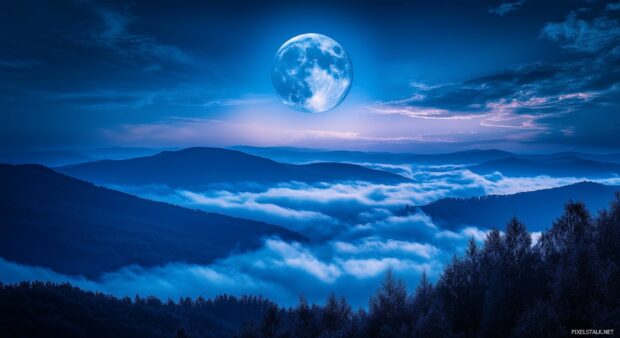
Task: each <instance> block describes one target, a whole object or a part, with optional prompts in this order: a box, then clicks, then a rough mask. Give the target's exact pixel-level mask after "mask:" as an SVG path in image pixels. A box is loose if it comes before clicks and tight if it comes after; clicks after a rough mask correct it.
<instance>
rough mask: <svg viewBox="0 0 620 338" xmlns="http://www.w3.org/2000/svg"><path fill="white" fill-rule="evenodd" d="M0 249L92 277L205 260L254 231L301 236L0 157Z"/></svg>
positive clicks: (257, 240) (252, 241)
mask: <svg viewBox="0 0 620 338" xmlns="http://www.w3.org/2000/svg"><path fill="white" fill-rule="evenodd" d="M0 214H2V218H1V222H2V223H1V226H0V256H2V257H3V258H5V259H7V260H9V261H15V262H18V263H22V264H28V265H37V266H44V267H49V268H52V269H53V270H55V271H57V272H61V273H65V274H72V275H85V276H88V277H97V276H99V275H101V274H102V273H104V272H108V271H113V270H116V269H118V268H121V267H123V266H126V265H131V264H139V265H141V266H145V267H148V266H155V265H162V264H166V263H168V262H188V263H196V264H205V263H209V262H211V261H212V260H213V259H216V258H220V257H225V256H227V255H228V254H230V253H231V252H234V251H244V250H249V249H252V248H256V247H258V246H259V245H260V244H261V238H262V237H266V236H274V235H275V236H279V237H280V238H282V239H286V240H295V241H302V242H303V241H306V238H305V237H304V236H303V235H300V234H298V233H295V232H293V231H290V230H287V229H284V228H281V227H278V226H274V225H269V224H266V223H261V222H255V221H249V220H244V219H239V218H233V217H228V216H223V215H218V214H213V213H206V212H202V211H197V210H191V209H185V208H182V207H178V206H174V205H171V204H166V203H160V202H153V201H150V200H146V199H141V198H138V197H135V196H132V195H128V194H125V193H121V192H118V191H114V190H109V189H106V188H102V187H98V186H95V185H93V184H91V183H88V182H84V181H81V180H78V179H75V178H71V177H68V176H65V175H63V174H60V173H57V172H55V171H53V170H51V169H49V168H46V167H43V166H39V165H7V164H0Z"/></svg>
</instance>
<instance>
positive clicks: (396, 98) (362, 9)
mask: <svg viewBox="0 0 620 338" xmlns="http://www.w3.org/2000/svg"><path fill="white" fill-rule="evenodd" d="M3 7H4V8H3V10H2V11H0V12H1V13H0V28H2V33H1V34H0V41H1V45H2V48H0V89H1V91H0V121H1V123H0V149H2V150H22V149H61V148H73V149H75V148H88V147H103V146H148V147H184V146H196V145H205V146H206V145H209V146H232V145H240V144H245V145H258V146H301V147H318V148H332V149H360V150H384V151H425V152H428V151H452V150H460V149H466V148H502V149H508V150H516V151H528V152H546V151H556V150H588V151H600V152H608V151H618V149H620V138H618V137H617V136H616V135H618V134H619V132H620V130H619V129H620V115H619V114H618V108H619V106H620V101H619V100H618V98H619V97H620V95H619V94H620V85H619V83H620V71H619V69H620V67H619V66H620V47H618V44H619V42H620V4H619V3H617V2H604V1H562V2H559V1H553V2H551V1H549V2H547V1H519V0H515V1H481V2H470V1H468V2H459V1H452V2H441V3H437V2H432V3H422V2H416V3H409V2H385V3H375V4H361V3H359V2H345V1H339V2H331V3H327V2H325V3H322V2H311V3H308V2H277V1H270V2H266V3H254V4H244V3H240V2H234V1H233V2H225V1H221V2H198V1H196V2H184V3H183V5H180V4H179V3H175V2H163V1H156V2H153V1H144V2H141V1H135V2H131V3H128V2H113V1H83V0H82V1H78V0H72V1H19V2H14V3H6V4H3ZM308 32H315V33H321V34H324V35H327V36H330V37H331V38H333V39H335V40H336V41H338V42H339V43H340V44H341V45H342V46H343V47H344V48H345V49H346V50H347V52H348V54H349V56H350V58H351V60H352V63H353V68H354V73H355V76H354V81H353V86H352V89H351V92H350V94H349V96H348V97H347V99H346V100H345V101H344V102H343V104H341V105H340V106H339V107H337V108H336V109H334V110H332V111H329V112H326V113H321V114H308V113H301V112H297V111H294V110H291V109H289V108H287V107H286V106H284V105H283V104H282V103H281V102H279V100H278V97H277V96H276V94H275V92H274V90H273V88H272V86H271V82H270V72H271V68H272V62H273V57H274V54H275V52H276V51H277V49H278V48H279V47H280V45H281V44H282V43H283V42H284V41H286V40H288V39H290V38H291V37H293V36H295V35H298V34H302V33H308Z"/></svg>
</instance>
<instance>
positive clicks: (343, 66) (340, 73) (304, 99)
mask: <svg viewBox="0 0 620 338" xmlns="http://www.w3.org/2000/svg"><path fill="white" fill-rule="evenodd" d="M271 80H272V82H273V86H274V88H275V90H276V92H277V93H278V95H280V98H281V99H282V102H283V103H284V104H285V105H287V106H289V107H291V108H293V109H295V110H299V111H303V112H310V113H320V112H324V111H328V110H330V109H333V108H335V107H336V106H338V105H339V104H340V103H341V102H342V101H343V100H344V98H345V97H346V96H347V94H348V93H349V89H351V82H352V80H353V66H352V65H351V60H350V59H349V55H348V54H347V52H345V50H344V48H342V46H341V45H340V44H339V43H338V42H336V41H335V40H333V39H331V38H329V37H327V36H325V35H321V34H314V33H309V34H302V35H298V36H296V37H294V38H292V39H290V40H288V41H286V42H285V43H284V44H283V45H282V47H280V49H278V52H277V53H276V56H275V62H274V66H273V71H272V74H271Z"/></svg>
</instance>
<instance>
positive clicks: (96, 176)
mask: <svg viewBox="0 0 620 338" xmlns="http://www.w3.org/2000/svg"><path fill="white" fill-rule="evenodd" d="M57 170H58V171H60V172H62V173H65V174H67V175H70V176H74V177H78V178H81V179H84V180H87V181H90V182H94V183H97V184H116V185H133V186H141V185H151V184H163V185H168V186H170V187H182V188H190V187H191V188H197V187H202V186H206V185H208V184H212V183H240V182H256V183H277V182H289V181H299V182H325V181H349V180H363V181H369V182H377V183H400V182H406V181H408V179H407V178H405V177H402V176H399V175H397V174H392V173H388V172H384V171H380V170H374V169H369V168H366V167H363V166H359V165H355V164H347V163H312V164H304V165H295V164H287V163H280V162H276V161H273V160H270V159H266V158H262V157H258V156H254V155H249V154H245V153H243V152H240V151H236V150H228V149H220V148H187V149H184V150H179V151H164V152H161V153H159V154H156V155H153V156H147V157H138V158H133V159H127V160H102V161H94V162H87V163H82V164H76V165H70V166H64V167H60V168H57Z"/></svg>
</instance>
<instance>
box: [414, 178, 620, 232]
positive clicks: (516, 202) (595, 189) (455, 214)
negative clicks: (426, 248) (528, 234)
mask: <svg viewBox="0 0 620 338" xmlns="http://www.w3.org/2000/svg"><path fill="white" fill-rule="evenodd" d="M617 191H620V186H608V185H604V184H599V183H594V182H581V183H575V184H571V185H567V186H563V187H558V188H550V189H543V190H536V191H531V192H522V193H517V194H512V195H488V196H483V197H473V198H444V199H440V200H437V201H435V202H432V203H429V204H427V205H423V206H419V207H414V208H408V211H409V212H411V211H413V210H415V209H417V208H419V209H420V210H422V211H423V212H424V213H426V214H427V215H429V216H430V217H431V218H432V219H433V221H434V222H436V223H437V224H438V225H439V226H441V227H444V228H447V229H453V230H455V229H458V228H460V227H462V226H466V225H471V226H477V227H481V228H485V229H491V228H494V227H496V228H499V229H501V228H503V226H504V224H505V223H506V221H507V220H509V219H510V218H512V217H517V218H518V219H519V220H520V221H522V222H523V223H524V224H525V225H527V227H528V229H530V230H532V231H540V230H542V229H544V228H546V227H548V226H550V225H551V224H552V222H553V220H555V219H556V218H557V217H558V215H560V214H561V213H562V210H563V208H564V204H565V203H566V202H568V201H569V200H572V201H580V202H584V203H585V204H586V206H587V207H588V209H589V210H590V212H592V213H596V212H597V211H598V210H601V209H604V208H606V207H608V203H609V201H611V200H613V197H614V193H615V192H617Z"/></svg>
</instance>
